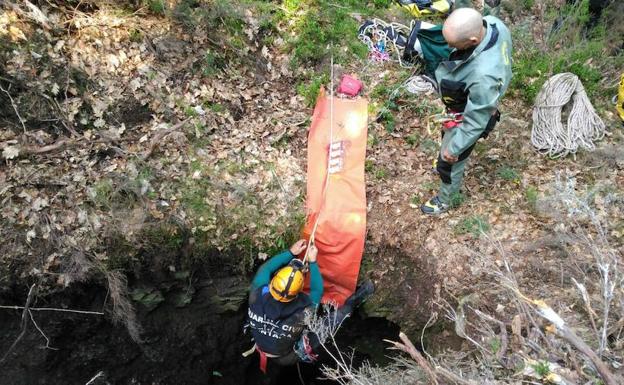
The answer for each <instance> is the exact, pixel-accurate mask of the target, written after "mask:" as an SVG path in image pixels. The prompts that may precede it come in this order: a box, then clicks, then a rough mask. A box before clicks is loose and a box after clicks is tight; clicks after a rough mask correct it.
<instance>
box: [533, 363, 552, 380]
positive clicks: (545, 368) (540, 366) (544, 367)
mask: <svg viewBox="0 0 624 385" xmlns="http://www.w3.org/2000/svg"><path fill="white" fill-rule="evenodd" d="M531 367H532V368H533V370H535V374H537V375H538V376H540V377H541V378H544V377H546V376H547V375H548V374H549V373H550V365H548V362H545V361H538V362H537V363H536V364H533V365H531Z"/></svg>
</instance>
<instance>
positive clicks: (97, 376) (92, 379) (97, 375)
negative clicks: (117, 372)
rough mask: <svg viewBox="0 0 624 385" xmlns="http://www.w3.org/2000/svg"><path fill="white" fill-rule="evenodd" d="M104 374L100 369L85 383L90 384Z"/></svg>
mask: <svg viewBox="0 0 624 385" xmlns="http://www.w3.org/2000/svg"><path fill="white" fill-rule="evenodd" d="M103 375H104V372H102V371H100V372H98V373H97V374H96V375H95V376H93V378H91V379H90V380H89V382H87V383H86V384H85V385H91V384H92V383H93V381H95V380H97V379H98V378H100V377H102V376H103Z"/></svg>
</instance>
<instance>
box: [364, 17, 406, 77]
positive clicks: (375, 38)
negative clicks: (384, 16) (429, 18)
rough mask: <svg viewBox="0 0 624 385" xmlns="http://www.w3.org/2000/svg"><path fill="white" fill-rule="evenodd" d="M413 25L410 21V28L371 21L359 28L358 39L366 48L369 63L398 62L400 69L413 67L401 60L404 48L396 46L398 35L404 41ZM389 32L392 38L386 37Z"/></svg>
mask: <svg viewBox="0 0 624 385" xmlns="http://www.w3.org/2000/svg"><path fill="white" fill-rule="evenodd" d="M414 23H415V21H412V23H411V27H408V26H406V25H403V24H401V23H396V22H393V23H387V22H385V21H383V20H381V19H373V20H371V21H370V24H368V25H365V26H362V27H361V28H360V31H359V35H358V38H359V39H360V41H361V42H362V43H364V44H366V46H367V47H368V51H369V58H370V59H371V61H377V62H382V61H393V62H398V63H399V65H400V66H401V67H404V68H411V67H414V65H413V64H412V63H409V62H406V61H404V60H401V57H402V56H403V50H404V48H405V47H404V46H403V45H401V44H397V40H398V39H399V38H400V37H399V35H403V36H402V37H403V39H406V37H407V36H409V34H410V32H411V30H412V28H413V26H414ZM390 31H392V35H394V36H389V35H388V34H389V32H390ZM393 56H394V57H393Z"/></svg>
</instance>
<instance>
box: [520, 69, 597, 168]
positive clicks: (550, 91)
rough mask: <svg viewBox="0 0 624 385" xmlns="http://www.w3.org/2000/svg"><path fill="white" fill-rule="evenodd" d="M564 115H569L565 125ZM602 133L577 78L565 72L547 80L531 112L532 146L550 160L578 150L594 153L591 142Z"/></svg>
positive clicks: (593, 146)
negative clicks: (582, 149)
mask: <svg viewBox="0 0 624 385" xmlns="http://www.w3.org/2000/svg"><path fill="white" fill-rule="evenodd" d="M564 111H566V112H567V114H568V117H567V122H565V123H564V122H563V121H562V113H563V112H564ZM605 133H606V127H605V124H604V122H603V121H602V119H600V117H599V116H598V114H596V111H595V110H594V107H593V106H592V104H591V102H590V101H589V98H588V97H587V93H585V89H584V88H583V84H582V83H581V81H580V80H579V78H578V77H577V76H576V75H574V74H572V73H569V72H566V73H561V74H557V75H555V76H553V77H551V78H550V79H548V81H547V82H546V83H545V84H544V86H543V87H542V89H541V91H540V92H539V94H538V95H537V99H536V101H535V107H534V108H533V130H532V131H531V143H533V146H535V147H536V148H537V149H538V150H539V151H540V152H542V153H543V154H546V155H548V156H549V157H551V158H559V157H564V156H566V155H568V154H575V153H576V151H577V150H578V149H579V148H584V149H586V150H588V151H593V150H594V149H595V148H596V146H595V145H594V142H595V141H598V140H600V139H602V138H604V136H605Z"/></svg>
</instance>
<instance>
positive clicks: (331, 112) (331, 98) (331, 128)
mask: <svg viewBox="0 0 624 385" xmlns="http://www.w3.org/2000/svg"><path fill="white" fill-rule="evenodd" d="M330 65H331V69H330V91H329V149H328V151H330V150H331V147H332V144H333V143H334V55H333V54H332V56H331V64H330ZM330 162H331V157H330V156H329V154H328V156H327V171H326V173H325V183H324V185H323V194H322V200H321V206H320V207H319V211H318V213H317V214H316V219H315V220H314V226H313V227H312V231H311V232H310V239H309V240H308V246H307V247H306V251H305V255H304V256H303V263H304V264H305V263H306V262H307V261H308V253H309V252H310V246H311V245H313V244H314V237H315V236H316V229H317V227H318V224H319V219H320V218H321V211H322V210H323V207H324V206H325V199H326V195H327V186H328V185H329V168H330Z"/></svg>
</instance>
